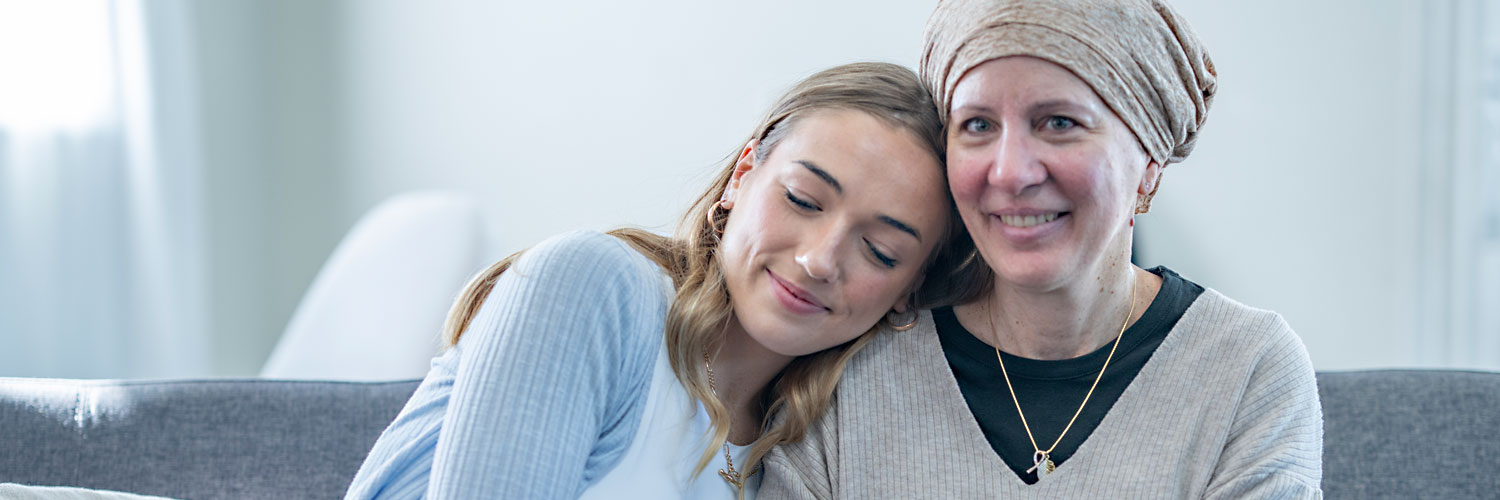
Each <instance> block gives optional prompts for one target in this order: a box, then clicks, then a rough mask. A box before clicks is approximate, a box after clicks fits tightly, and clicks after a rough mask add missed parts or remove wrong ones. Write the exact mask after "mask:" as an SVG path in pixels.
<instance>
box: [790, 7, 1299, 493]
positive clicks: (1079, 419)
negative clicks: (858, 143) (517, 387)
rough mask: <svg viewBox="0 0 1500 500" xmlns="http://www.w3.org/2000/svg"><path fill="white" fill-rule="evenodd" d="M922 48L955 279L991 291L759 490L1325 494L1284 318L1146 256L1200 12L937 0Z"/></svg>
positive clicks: (897, 341) (875, 377)
mask: <svg viewBox="0 0 1500 500" xmlns="http://www.w3.org/2000/svg"><path fill="white" fill-rule="evenodd" d="M922 60H923V62H922V76H923V79H924V81H925V82H926V83H927V85H928V88H929V89H931V91H932V92H933V94H934V98H935V100H936V101H937V102H938V104H939V110H941V112H942V113H943V115H944V119H945V121H946V123H947V124H948V127H947V148H948V149H947V160H948V161H947V169H948V177H949V179H948V183H949V187H950V189H951V190H952V193H953V196H954V199H955V201H956V203H957V206H958V211H959V214H960V215H961V217H962V218H963V221H964V223H965V226H966V227H967V228H968V231H969V233H970V234H971V235H972V236H973V239H974V243H975V247H976V251H977V258H976V259H974V261H973V263H974V264H975V265H974V267H973V268H972V269H969V270H966V271H964V272H962V273H960V274H959V275H958V276H956V277H950V278H949V279H948V280H945V281H948V282H949V283H950V284H953V285H955V286H960V285H961V286H964V287H966V288H972V285H973V284H974V283H980V284H982V290H983V291H982V293H980V294H978V295H976V296H973V297H960V298H959V299H958V305H957V306H954V307H940V308H936V309H933V310H932V311H931V313H930V314H929V313H926V312H924V313H922V314H921V315H920V318H919V321H918V325H917V326H916V328H915V329H913V330H912V331H910V332H907V334H905V335H881V336H879V337H877V339H876V340H875V341H874V342H873V343H872V344H871V345H870V348H869V349H866V350H865V351H864V352H862V353H861V354H860V355H859V356H857V357H855V358H854V359H852V360H851V361H850V363H849V373H847V376H846V377H845V379H844V382H843V384H842V385H841V386H840V387H839V392H838V398H837V404H836V405H835V406H834V408H833V409H831V410H830V411H829V412H828V413H827V417H825V418H824V419H822V420H821V421H820V422H817V423H816V424H815V425H814V426H813V428H812V429H810V432H809V434H808V437H807V439H806V440H804V441H802V442H801V443H797V444H794V445H789V446H784V447H782V448H779V449H778V450H777V451H776V452H775V453H773V454H772V455H770V456H768V458H767V460H766V473H767V476H766V485H767V488H766V489H765V490H764V491H762V492H761V493H762V498H763V499H783V498H798V499H807V498H819V499H824V498H856V499H863V498H876V497H881V498H1210V499H1240V498H1276V499H1301V498H1306V499H1314V498H1321V496H1322V492H1321V491H1320V490H1319V482H1320V479H1321V471H1322V469H1321V467H1322V460H1321V459H1322V457H1321V453H1322V414H1321V410H1320V407H1319V405H1318V389H1317V385H1316V381H1315V379H1314V373H1313V369H1312V363H1311V362H1310V361H1309V360H1308V357H1307V352H1306V350H1305V349H1304V348H1303V346H1302V343H1301V341H1300V340H1299V339H1298V338H1297V335H1296V334H1295V333H1293V332H1292V329H1291V328H1290V327H1289V326H1288V325H1287V323H1286V321H1284V320H1283V319H1282V318H1281V316H1279V315H1277V314H1276V313H1273V312H1270V311H1265V310H1261V309H1256V308H1253V307H1249V306H1246V305H1244V304H1241V303H1239V302H1236V301H1234V300H1232V299H1230V298H1228V297H1225V296H1224V295H1223V294H1221V293H1219V292H1218V291H1216V290H1213V289H1212V288H1207V287H1203V286H1200V285H1198V284H1196V283H1193V282H1192V281H1189V280H1188V279H1186V278H1184V277H1182V276H1179V275H1177V274H1176V273H1174V272H1172V271H1171V270H1170V269H1167V268H1165V267H1158V268H1154V269H1149V270H1148V269H1142V268H1140V267H1137V266H1135V265H1133V264H1132V263H1131V242H1132V241H1133V239H1134V231H1135V229H1134V228H1135V218H1136V215H1137V214H1143V213H1146V211H1147V210H1148V209H1149V208H1150V206H1151V198H1152V196H1153V195H1154V194H1155V193H1156V190H1157V188H1158V187H1159V186H1160V185H1161V175H1162V170H1163V168H1165V167H1166V166H1167V165H1169V164H1172V163H1175V162H1180V161H1182V160H1184V159H1185V158H1186V157H1187V156H1188V154H1189V153H1191V152H1192V150H1193V145H1194V143H1195V141H1196V140H1197V138H1198V132H1199V130H1200V127H1201V126H1202V125H1203V123H1204V119H1205V118H1206V117H1207V113H1208V109H1209V105H1210V104H1211V102H1212V100H1213V97H1214V94H1215V93H1216V90H1217V77H1216V75H1215V72H1214V66H1213V63H1212V62H1211V61H1210V59H1209V58H1208V55H1207V52H1206V51H1205V49H1204V47H1203V45H1202V44H1201V43H1200V42H1199V40H1198V38H1197V37H1196V36H1195V35H1194V33H1193V30H1192V29H1191V28H1189V27H1188V25H1187V23H1186V21H1185V20H1183V18H1182V17H1181V16H1180V15H1178V14H1177V12H1176V11H1175V10H1173V9H1172V7H1171V6H1169V5H1167V4H1166V3H1165V2H1164V1H1162V0H943V1H941V2H939V3H938V6H937V9H936V10H935V11H934V12H933V14H932V18H931V20H930V21H929V22H928V25H927V32H926V36H925V46H924V50H923V57H922ZM965 283H968V285H964V284H965ZM834 444H836V446H835V445H834Z"/></svg>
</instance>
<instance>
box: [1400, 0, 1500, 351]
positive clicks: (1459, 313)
mask: <svg viewBox="0 0 1500 500" xmlns="http://www.w3.org/2000/svg"><path fill="white" fill-rule="evenodd" d="M1415 5H1420V9H1421V11H1420V15H1421V16H1422V18H1423V21H1422V31H1423V33H1424V34H1425V36H1424V38H1423V43H1424V47H1423V48H1422V55H1423V62H1424V64H1423V68H1422V69H1423V71H1422V76H1421V81H1422V99H1423V102H1422V103H1421V104H1422V109H1423V113H1424V117H1423V123H1422V124H1421V125H1422V131H1423V137H1422V138H1421V140H1422V144H1423V161H1422V163H1421V164H1419V165H1415V166H1414V168H1417V169H1419V171H1420V173H1421V175H1420V176H1419V177H1418V179H1420V181H1421V185H1420V186H1419V187H1418V191H1419V197H1420V199H1421V203H1420V210H1421V214H1419V215H1420V220H1422V221H1423V227H1422V233H1421V238H1419V240H1418V241H1417V242H1415V245H1416V247H1417V248H1418V253H1419V259H1420V261H1419V265H1420V269H1421V270H1422V271H1421V275H1420V276H1419V279H1418V282H1419V283H1420V286H1419V289H1418V290H1416V293H1415V294H1414V299H1415V301H1416V305H1417V309H1418V318H1419V321H1418V325H1417V327H1418V331H1417V332H1416V335H1415V337H1414V338H1415V339H1416V342H1415V343H1414V345H1413V346H1412V347H1413V348H1414V349H1415V352H1416V354H1417V357H1418V359H1419V360H1420V361H1421V362H1422V364H1424V365H1431V366H1441V367H1450V368H1476V369H1485V370H1500V0H1446V1H1437V2H1422V3H1420V4H1415Z"/></svg>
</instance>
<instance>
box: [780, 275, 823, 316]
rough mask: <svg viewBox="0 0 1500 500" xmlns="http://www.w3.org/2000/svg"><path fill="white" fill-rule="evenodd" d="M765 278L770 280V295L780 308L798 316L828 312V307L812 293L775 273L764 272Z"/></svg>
mask: <svg viewBox="0 0 1500 500" xmlns="http://www.w3.org/2000/svg"><path fill="white" fill-rule="evenodd" d="M766 276H768V277H770V278H771V288H772V290H771V291H772V293H773V294H774V295H776V299H777V301H778V302H780V303H781V305H782V306H784V307H786V308H787V309H789V310H791V311H792V312H795V313H798V314H814V313H823V312H828V311H829V309H828V306H825V305H823V302H822V301H820V300H818V298H817V297H816V296H814V295H813V294H812V292H808V291H807V290H804V289H802V288H801V287H799V286H797V285H793V284H792V283H791V282H788V281H786V280H783V279H781V277H779V276H776V273H774V272H771V270H770V269H767V270H766Z"/></svg>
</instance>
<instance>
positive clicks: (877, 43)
mask: <svg viewBox="0 0 1500 500" xmlns="http://www.w3.org/2000/svg"><path fill="white" fill-rule="evenodd" d="M749 5H750V4H743V3H734V4H730V3H715V2H702V1H696V0H664V1H651V2H613V1H602V0H592V1H582V2H486V3H480V2H468V1H453V0H441V1H431V2H420V3H419V2H403V1H372V2H351V3H349V4H348V5H347V9H348V10H347V17H346V18H345V23H346V24H345V36H346V38H345V39H344V43H343V46H344V47H345V53H344V57H343V61H344V63H345V64H346V65H347V71H348V73H347V75H348V77H347V82H348V83H347V87H346V89H347V92H348V94H347V95H346V98H347V99H348V100H347V101H346V102H345V105H344V109H345V110H346V114H344V115H343V116H342V117H341V124H343V125H345V126H346V127H347V136H346V137H347V142H345V146H346V149H345V150H344V152H343V156H344V157H345V158H346V159H347V161H346V163H345V168H346V169H347V171H346V172H345V173H344V175H345V177H347V178H348V179H349V180H350V182H351V184H350V185H349V188H350V189H351V190H352V191H351V197H350V198H349V200H348V204H347V205H345V207H346V209H347V210H350V211H351V212H359V211H362V210H365V209H367V208H368V207H370V206H371V205H373V204H374V203H376V202H378V201H379V200H380V199H382V198H384V197H386V196H389V195H391V194H393V193H397V192H400V191H403V190H408V189H413V188H425V187H436V188H446V189H462V190H467V191H471V192H474V193H476V194H478V195H479V196H481V197H483V199H484V202H485V203H486V205H487V207H488V209H489V214H488V215H489V216H490V218H491V220H492V221H493V225H494V231H495V234H496V235H497V238H498V241H497V246H498V248H500V249H502V250H504V251H506V252H508V251H511V250H517V249H520V248H522V247H524V246H526V245H529V244H531V243H534V242H536V241H537V240H540V239H542V238H545V237H547V236H549V235H551V234H554V233H557V232H559V231H563V230H566V229H569V228H576V227H596V228H607V227H613V226H618V225H623V224H632V225H642V226H646V227H649V228H653V229H662V230H669V229H670V228H671V227H672V226H673V225H674V224H675V222H676V217H677V215H678V214H679V213H680V212H681V210H682V209H683V208H684V207H685V205H686V203H687V202H688V197H689V196H690V195H691V194H692V193H694V192H696V191H698V190H699V188H700V186H702V185H703V184H704V183H705V182H707V181H708V178H707V177H706V174H707V173H708V172H710V171H711V170H713V167H714V166H717V165H718V164H719V163H720V162H721V160H722V159H723V158H725V156H726V155H727V154H729V153H732V152H734V151H736V150H737V149H738V147H740V146H741V145H742V141H744V140H745V139H747V138H748V135H749V133H750V131H751V130H750V128H751V127H752V126H753V125H754V124H755V121H756V120H757V118H758V117H759V115H760V114H761V113H763V112H764V110H765V108H767V107H768V106H769V105H770V103H771V101H772V100H773V99H774V98H775V97H777V96H778V95H779V93H780V92H781V91H782V90H783V89H785V88H786V87H788V86H790V85H791V84H792V83H794V82H795V81H796V80H798V79H800V78H802V77H804V76H806V75H808V74H810V73H812V72H814V71H817V70H820V69H823V68H825V67H828V66H832V65H835V64H839V63H844V62H851V61H855V60H884V61H892V62H898V63H903V64H906V65H908V66H910V65H913V64H914V63H915V61H916V58H917V53H916V47H918V45H919V44H920V41H921V38H920V37H921V25H922V22H923V19H924V18H925V16H926V14H927V12H928V11H929V10H930V9H931V4H929V3H927V2H910V1H901V2H887V3H886V4H884V5H880V6H879V7H876V6H873V5H871V4H870V3H869V2H868V1H864V0H840V1H819V2H802V1H790V0H774V1H767V2H758V3H756V4H754V6H753V7H750V6H749Z"/></svg>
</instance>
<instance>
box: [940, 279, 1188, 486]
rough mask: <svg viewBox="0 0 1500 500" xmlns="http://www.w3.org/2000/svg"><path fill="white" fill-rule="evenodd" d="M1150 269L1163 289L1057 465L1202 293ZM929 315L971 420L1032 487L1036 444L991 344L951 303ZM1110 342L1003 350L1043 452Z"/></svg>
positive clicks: (1061, 448)
mask: <svg viewBox="0 0 1500 500" xmlns="http://www.w3.org/2000/svg"><path fill="white" fill-rule="evenodd" d="M1149 271H1150V272H1151V273H1153V274H1156V275H1158V276H1161V278H1162V286H1161V290H1160V291H1159V292H1157V295H1156V299H1155V300H1154V301H1152V302H1151V306H1150V307H1148V308H1147V309H1146V312H1145V313H1143V314H1142V316H1141V319H1140V320H1138V321H1136V323H1135V324H1134V325H1131V326H1130V328H1129V329H1127V330H1126V331H1125V334H1124V335H1123V336H1122V337H1120V346H1119V348H1118V350H1117V351H1116V352H1115V355H1114V359H1112V360H1111V361H1110V362H1109V369H1108V370H1106V372H1105V373H1104V378H1103V379H1101V380H1100V381H1099V386H1098V388H1096V389H1094V395H1093V396H1092V397H1090V398H1089V401H1088V405H1086V406H1084V408H1083V413H1081V414H1079V415H1078V421H1077V422H1074V423H1073V427H1072V429H1070V430H1068V434H1067V436H1064V437H1063V440H1062V442H1061V443H1058V445H1057V448H1056V449H1054V450H1053V451H1052V454H1051V459H1052V463H1053V464H1056V465H1057V466H1058V467H1061V466H1062V464H1063V462H1065V461H1067V459H1068V457H1071V456H1073V453H1074V452H1076V451H1078V447H1079V446H1080V445H1082V444H1083V441H1084V440H1085V439H1087V438H1088V436H1089V434H1092V433H1093V432H1094V429H1095V428H1097V427H1098V426H1099V423H1100V422H1102V421H1103V420H1104V416H1105V414H1107V413H1108V412H1109V409H1110V408H1111V407H1113V406H1114V404H1115V401H1116V400H1118V399H1119V398H1120V394H1122V393H1124V392H1125V388H1126V387H1127V386H1129V385H1130V381H1131V380H1134V379H1135V376H1136V374H1137V373H1140V371H1141V368H1142V367H1144V366H1145V365H1146V361H1148V360H1150V359H1151V354H1152V353H1154V352H1156V348H1157V346H1160V345H1161V343H1162V341H1163V340H1166V338H1167V333H1168V332H1170V331H1171V330H1172V327H1173V326H1175V325H1176V324H1177V320H1179V319H1181V318H1182V314H1183V313H1184V312H1186V311H1187V308H1188V306H1190V305H1192V303H1193V301H1194V300H1196V299H1197V298H1198V295H1199V294H1201V293H1203V287H1201V286H1198V284H1196V283H1193V282H1191V281H1188V280H1185V279H1183V278H1182V277H1181V276H1178V275H1177V273H1175V272H1172V270H1170V269H1167V268H1165V267H1156V268H1153V269H1150V270H1149ZM932 316H933V320H934V321H935V322H936V323H937V331H938V339H939V341H940V342H941V343H942V346H943V355H944V356H945V357H947V358H948V367H949V369H951V370H953V377H954V378H955V379H957V380H958V389H959V391H961V392H962V393H963V395H964V401H965V402H967V403H968V405H969V411H970V412H972V413H973V414H974V420H975V421H977V422H978V424H979V428H980V429H981V430H982V431H984V437H985V439H987V440H989V442H990V447H991V448H993V449H994V450H995V453H996V454H998V455H1000V458H1001V459H1002V460H1004V461H1005V463H1006V465H1009V466H1010V468H1011V470H1013V471H1015V473H1016V475H1018V476H1020V477H1021V480H1023V481H1025V482H1026V483H1027V484H1035V483H1036V482H1037V476H1036V473H1035V472H1030V473H1028V472H1026V469H1030V468H1031V467H1032V454H1033V453H1035V452H1036V449H1035V448H1032V447H1031V440H1029V439H1027V437H1026V430H1025V428H1024V427H1023V426H1022V425H1021V418H1020V417H1019V416H1018V415H1017V414H1016V403H1014V402H1013V401H1012V400H1011V394H1010V390H1009V389H1007V388H1006V387H1005V379H1004V378H1003V377H1002V376H1001V373H1000V364H999V362H998V361H997V360H996V359H995V348H994V347H991V346H990V345H989V344H986V343H984V342H983V341H981V340H979V339H978V338H976V337H975V336H974V334H972V333H970V332H969V330H967V329H965V328H964V327H963V325H962V324H960V323H959V322H958V318H957V317H956V316H954V314H953V308H951V307H943V308H938V309H934V310H933V312H932ZM1113 345H1114V342H1110V343H1107V344H1105V345H1104V346H1103V347H1100V348H1099V349H1098V350H1095V351H1094V352H1091V353H1088V354H1085V355H1083V356H1079V357H1077V358H1073V359H1063V360H1054V361H1043V360H1035V359H1028V358H1022V357H1018V356H1012V355H1010V354H1009V353H1005V352H1001V353H1000V356H1002V357H1004V358H1005V369H1006V371H1007V372H1008V373H1009V374H1010V382H1011V385H1013V386H1014V387H1015V391H1016V399H1018V400H1020V403H1021V408H1022V410H1024V411H1025V412H1026V422H1027V423H1029V424H1031V432H1032V435H1033V436H1035V437H1036V445H1037V446H1038V447H1040V448H1041V449H1043V450H1045V449H1047V448H1048V447H1049V446H1052V442H1053V441H1055V440H1056V439H1057V436H1058V434H1059V433H1061V432H1062V430H1063V427H1065V426H1067V425H1068V419H1070V418H1072V417H1073V412H1075V411H1078V405H1079V403H1082V402H1083V397H1084V395H1085V394H1087V393H1088V391H1089V386H1090V385H1092V384H1093V383H1094V377H1096V376H1098V375H1099V368H1100V367H1102V366H1104V359H1105V358H1106V357H1108V356H1109V351H1110V348H1111V347H1112V346H1113Z"/></svg>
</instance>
